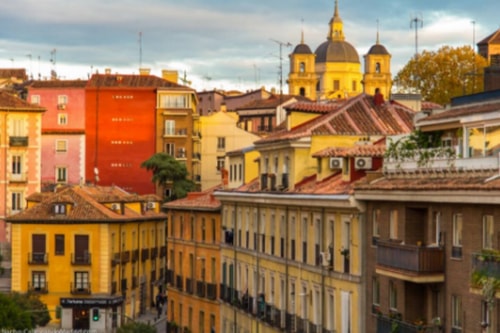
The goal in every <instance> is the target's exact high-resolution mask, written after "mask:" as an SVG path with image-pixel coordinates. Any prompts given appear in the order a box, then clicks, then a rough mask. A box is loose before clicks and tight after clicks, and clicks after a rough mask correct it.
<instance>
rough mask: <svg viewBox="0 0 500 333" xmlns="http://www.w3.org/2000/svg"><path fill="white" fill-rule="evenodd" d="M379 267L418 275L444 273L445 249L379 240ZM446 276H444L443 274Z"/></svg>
mask: <svg viewBox="0 0 500 333" xmlns="http://www.w3.org/2000/svg"><path fill="white" fill-rule="evenodd" d="M377 266H378V267H377V268H381V269H384V268H388V269H391V270H396V271H398V272H399V273H402V274H406V275H412V276H418V275H424V276H425V275H433V274H438V275H441V276H442V275H443V273H444V250H443V248H441V247H424V246H417V245H409V244H400V243H394V242H389V241H378V242H377ZM442 277H443V278H444V276H442Z"/></svg>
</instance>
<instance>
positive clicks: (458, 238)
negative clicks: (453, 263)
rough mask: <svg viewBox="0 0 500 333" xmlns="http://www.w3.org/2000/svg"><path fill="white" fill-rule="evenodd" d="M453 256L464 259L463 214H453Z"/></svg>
mask: <svg viewBox="0 0 500 333" xmlns="http://www.w3.org/2000/svg"><path fill="white" fill-rule="evenodd" d="M451 256H452V257H454V258H461V257H462V214H453V246H452V249H451Z"/></svg>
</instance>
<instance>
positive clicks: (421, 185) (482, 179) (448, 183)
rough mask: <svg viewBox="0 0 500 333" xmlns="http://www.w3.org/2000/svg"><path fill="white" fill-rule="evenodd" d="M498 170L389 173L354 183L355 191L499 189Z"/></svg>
mask: <svg viewBox="0 0 500 333" xmlns="http://www.w3.org/2000/svg"><path fill="white" fill-rule="evenodd" d="M495 175H498V171H497V170H495V171H480V172H479V171H462V172H448V173H439V174H438V173H428V172H420V173H416V172H412V173H406V174H397V175H396V174H394V175H393V174H391V175H386V176H385V177H382V178H379V179H377V180H375V181H372V182H368V181H367V180H366V179H363V180H360V181H359V182H358V183H356V186H355V191H356V190H362V191H380V190H385V191H398V190H399V191H448V190H453V191H459V190H471V191H472V190H485V191H489V190H500V177H493V176H495Z"/></svg>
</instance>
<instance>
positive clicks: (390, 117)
mask: <svg viewBox="0 0 500 333" xmlns="http://www.w3.org/2000/svg"><path fill="white" fill-rule="evenodd" d="M315 105H318V106H319V108H320V109H321V108H322V107H323V106H322V105H321V103H311V109H313V108H314V106H315ZM414 114H415V112H414V111H413V110H411V109H410V108H408V107H406V106H404V105H401V104H399V103H384V104H382V105H379V106H375V104H374V103H373V96H370V95H366V94H361V95H358V96H356V97H353V98H351V99H349V100H347V101H346V102H345V103H344V104H343V105H342V106H341V107H340V108H337V109H334V110H333V111H332V112H330V113H327V114H324V115H322V116H319V117H317V118H314V119H312V120H310V121H308V122H305V123H303V124H300V125H299V126H297V127H295V128H293V129H291V130H290V131H286V132H276V133H272V134H270V135H269V136H267V137H266V138H264V139H261V140H258V141H256V143H257V144H259V143H270V142H276V141H283V140H293V139H298V138H302V137H308V136H311V135H312V134H330V135H382V136H387V135H396V134H404V133H409V132H411V131H412V130H413V116H414Z"/></svg>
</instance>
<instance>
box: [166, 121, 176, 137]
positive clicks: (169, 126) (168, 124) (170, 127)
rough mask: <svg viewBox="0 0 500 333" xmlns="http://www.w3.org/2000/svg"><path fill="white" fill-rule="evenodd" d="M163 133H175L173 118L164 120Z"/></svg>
mask: <svg viewBox="0 0 500 333" xmlns="http://www.w3.org/2000/svg"><path fill="white" fill-rule="evenodd" d="M165 135H175V120H172V119H167V120H165Z"/></svg>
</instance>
